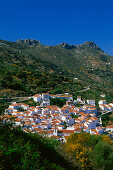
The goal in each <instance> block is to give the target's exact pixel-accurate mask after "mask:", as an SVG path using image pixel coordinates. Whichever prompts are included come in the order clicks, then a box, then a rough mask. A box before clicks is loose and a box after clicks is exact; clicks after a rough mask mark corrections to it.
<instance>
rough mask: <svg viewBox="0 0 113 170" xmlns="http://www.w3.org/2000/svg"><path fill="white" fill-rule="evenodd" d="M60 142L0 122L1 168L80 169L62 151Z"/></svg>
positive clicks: (12, 169) (18, 169) (13, 169)
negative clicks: (72, 164)
mask: <svg viewBox="0 0 113 170" xmlns="http://www.w3.org/2000/svg"><path fill="white" fill-rule="evenodd" d="M60 145H61V144H60V143H59V142H57V141H56V140H54V139H53V138H52V139H49V138H44V137H41V136H38V135H37V134H26V133H24V132H22V131H21V130H20V129H13V128H12V127H11V126H10V125H5V124H4V125H3V124H0V169H1V170H2V169H3V170H9V169H11V170H15V169H17V170H21V169H22V170H24V169H29V170H31V169H34V170H35V169H47V170H51V169H61V170H63V169H70V168H71V169H74V168H75V169H78V166H77V165H76V166H74V167H72V166H71V163H70V162H69V160H67V159H65V157H64V156H63V155H62V153H60Z"/></svg>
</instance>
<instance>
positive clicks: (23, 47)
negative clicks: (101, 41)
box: [0, 39, 113, 95]
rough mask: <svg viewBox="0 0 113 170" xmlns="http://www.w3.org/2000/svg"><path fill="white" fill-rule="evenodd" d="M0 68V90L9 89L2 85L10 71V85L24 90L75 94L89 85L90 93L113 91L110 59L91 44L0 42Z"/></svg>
mask: <svg viewBox="0 0 113 170" xmlns="http://www.w3.org/2000/svg"><path fill="white" fill-rule="evenodd" d="M0 65H1V66H2V67H1V75H0V76H1V77H0V80H1V86H0V88H1V91H3V88H4V89H6V88H7V90H8V89H11V88H12V86H11V85H10V86H9V87H8V86H7V85H8V82H7V83H6V82H5V79H6V78H5V76H6V75H8V73H9V72H10V75H11V74H12V79H13V80H12V82H19V83H20V84H21V86H22V89H21V90H25V91H26V90H28V89H29V90H30V91H32V92H40V91H49V92H53V93H54V92H69V91H70V92H73V93H74V92H75V93H76V92H77V91H79V90H81V89H82V88H85V87H87V86H88V85H91V89H92V90H93V92H95V91H96V92H97V91H98V92H105V93H110V95H112V92H113V78H112V76H113V57H112V56H110V55H108V54H106V53H105V52H104V51H103V50H102V49H101V48H100V47H99V46H98V45H96V44H95V43H94V42H92V41H86V42H85V43H83V44H80V45H70V44H67V43H65V42H63V43H61V44H58V45H56V46H46V45H42V44H41V43H40V42H39V41H37V40H30V39H28V40H18V41H17V42H9V41H4V40H0ZM25 72H31V73H29V74H28V73H25ZM20 73H21V74H20ZM23 75H24V76H23ZM75 78H77V80H76V81H75ZM10 84H11V83H10ZM41 89H42V90H41ZM13 90H14V91H15V90H16V87H15V88H14V87H13ZM29 90H28V91H29ZM1 94H2V93H1Z"/></svg>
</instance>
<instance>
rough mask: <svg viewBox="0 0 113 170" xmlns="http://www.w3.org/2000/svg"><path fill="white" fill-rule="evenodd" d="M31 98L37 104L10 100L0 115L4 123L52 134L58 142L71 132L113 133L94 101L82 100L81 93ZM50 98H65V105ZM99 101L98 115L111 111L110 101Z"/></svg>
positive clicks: (29, 131) (40, 133) (37, 95)
mask: <svg viewBox="0 0 113 170" xmlns="http://www.w3.org/2000/svg"><path fill="white" fill-rule="evenodd" d="M30 98H32V99H33V100H34V101H35V102H37V106H36V107H34V106H29V105H27V104H25V103H20V102H19V103H17V102H12V103H11V104H10V105H9V107H8V108H7V109H5V113H4V115H1V118H2V121H3V123H4V122H8V123H9V122H12V124H13V126H14V127H20V128H21V129H22V130H23V131H24V132H26V133H37V134H39V135H44V136H46V137H53V138H55V139H56V140H58V141H61V142H66V138H67V137H68V136H69V135H71V134H72V133H81V132H86V133H90V134H95V135H101V134H103V133H106V132H107V133H109V134H110V133H111V132H113V125H109V126H107V127H103V126H102V120H101V116H100V117H99V116H98V109H97V108H96V106H95V100H82V99H81V96H77V99H76V100H73V96H72V95H70V94H68V93H66V94H56V95H51V94H49V93H43V94H36V95H34V96H31V97H30ZM50 98H53V99H54V98H59V99H66V104H65V105H64V106H63V107H61V108H60V107H58V106H57V105H50ZM78 104H79V105H80V106H79V107H78ZM98 104H99V109H100V111H101V114H108V113H109V112H112V111H113V103H109V104H107V103H106V101H105V100H100V101H98Z"/></svg>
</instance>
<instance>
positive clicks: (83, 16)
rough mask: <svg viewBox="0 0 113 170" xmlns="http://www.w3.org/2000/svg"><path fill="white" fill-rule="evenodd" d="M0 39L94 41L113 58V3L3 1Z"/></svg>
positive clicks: (94, 0) (89, 0) (103, 0)
mask: <svg viewBox="0 0 113 170" xmlns="http://www.w3.org/2000/svg"><path fill="white" fill-rule="evenodd" d="M0 39H2V40H8V41H17V40H18V39H36V40H39V41H40V42H41V43H42V44H44V45H57V44H60V43H62V42H67V43H69V44H74V45H78V44H82V43H84V42H85V41H94V42H95V43H96V44H97V45H98V46H100V47H101V49H102V50H104V51H105V52H106V53H108V54H110V55H112V56H113V0H0Z"/></svg>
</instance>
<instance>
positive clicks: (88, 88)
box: [78, 85, 91, 92]
mask: <svg viewBox="0 0 113 170" xmlns="http://www.w3.org/2000/svg"><path fill="white" fill-rule="evenodd" d="M90 86H91V85H89V86H88V87H87V88H85V89H83V90H80V91H78V92H84V91H87V90H90Z"/></svg>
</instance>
